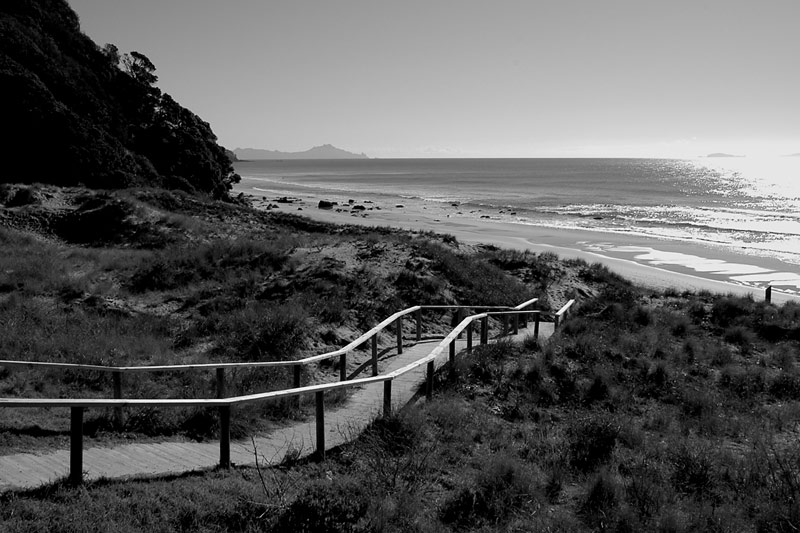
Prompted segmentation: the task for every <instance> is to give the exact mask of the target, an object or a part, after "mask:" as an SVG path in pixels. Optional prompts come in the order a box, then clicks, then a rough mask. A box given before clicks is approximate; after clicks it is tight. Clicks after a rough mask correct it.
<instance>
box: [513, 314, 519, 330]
mask: <svg viewBox="0 0 800 533" xmlns="http://www.w3.org/2000/svg"><path fill="white" fill-rule="evenodd" d="M512 324H514V335H517V334H518V333H519V313H514V320H513V322H512Z"/></svg>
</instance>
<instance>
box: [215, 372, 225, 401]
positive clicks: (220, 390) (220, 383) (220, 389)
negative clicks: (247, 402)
mask: <svg viewBox="0 0 800 533" xmlns="http://www.w3.org/2000/svg"><path fill="white" fill-rule="evenodd" d="M224 397H225V369H224V368H218V369H217V398H224Z"/></svg>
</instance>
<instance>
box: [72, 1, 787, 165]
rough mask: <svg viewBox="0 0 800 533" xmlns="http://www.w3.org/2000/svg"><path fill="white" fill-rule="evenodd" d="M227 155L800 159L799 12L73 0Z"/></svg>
mask: <svg viewBox="0 0 800 533" xmlns="http://www.w3.org/2000/svg"><path fill="white" fill-rule="evenodd" d="M68 2H69V4H70V5H71V6H72V8H73V9H74V10H75V11H76V12H77V14H78V16H79V18H80V21H81V28H82V30H83V32H84V33H86V34H87V35H88V36H89V37H91V38H92V39H93V40H94V41H95V42H96V43H98V44H99V45H100V46H102V45H104V44H105V43H113V44H115V45H117V46H118V47H119V49H120V51H121V52H129V51H132V50H135V51H138V52H141V53H143V54H145V55H146V56H147V57H148V58H150V60H151V61H152V62H153V63H154V64H155V66H156V69H157V70H156V74H157V75H158V76H159V82H158V86H159V87H160V88H161V90H162V91H164V92H167V93H169V94H171V95H172V96H173V97H174V98H175V100H177V101H178V102H179V103H181V104H182V105H184V106H185V107H187V108H189V109H191V110H192V111H193V112H195V113H196V114H198V115H199V116H200V117H202V118H203V119H204V120H206V121H208V122H209V123H210V124H211V127H212V129H213V130H214V132H215V133H216V135H217V137H218V138H219V142H220V144H222V145H223V146H225V147H226V148H230V149H234V148H245V147H248V148H264V149H271V150H283V151H301V150H306V149H308V148H311V147H312V146H317V145H321V144H333V145H334V146H337V147H339V148H343V149H346V150H349V151H352V152H365V153H366V154H367V155H369V156H371V157H387V158H388V157H694V156H698V155H704V154H707V153H712V152H726V153H733V154H737V155H747V156H760V155H781V154H791V153H798V152H800V97H798V96H797V95H798V94H800V68H798V52H800V32H798V31H797V28H796V26H797V21H798V20H800V1H798V0H758V1H755V0H746V1H745V0H669V1H664V0H547V1H545V0H519V1H511V0H492V1H488V0H395V1H389V0H360V1H354V0H315V1H311V0H231V1H228V2H222V1H219V0H136V1H130V0H68Z"/></svg>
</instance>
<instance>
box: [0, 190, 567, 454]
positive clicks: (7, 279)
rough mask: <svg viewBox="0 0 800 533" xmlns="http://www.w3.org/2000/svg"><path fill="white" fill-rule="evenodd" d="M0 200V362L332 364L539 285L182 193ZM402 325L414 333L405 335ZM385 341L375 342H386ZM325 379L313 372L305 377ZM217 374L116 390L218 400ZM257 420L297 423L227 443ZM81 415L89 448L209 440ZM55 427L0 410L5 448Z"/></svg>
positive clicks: (106, 392) (21, 384) (10, 374)
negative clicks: (417, 310)
mask: <svg viewBox="0 0 800 533" xmlns="http://www.w3.org/2000/svg"><path fill="white" fill-rule="evenodd" d="M0 201H3V202H4V203H5V205H6V206H7V207H5V208H2V209H0V223H2V226H3V228H2V229H0V242H2V246H3V249H4V250H6V251H7V253H5V254H2V256H0V321H2V323H3V330H4V335H3V336H2V337H1V338H0V359H15V360H33V361H52V362H69V363H83V364H99V365H116V366H124V365H155V364H164V363H187V364H188V363H205V362H223V361H225V362H227V361H232V362H236V361H254V360H258V361H265V360H266V361H269V360H293V359H298V358H301V357H303V356H305V355H316V354H319V353H324V352H326V351H332V350H335V349H337V348H339V347H341V346H343V345H345V344H347V343H349V342H350V341H351V340H353V339H355V338H356V337H358V336H359V335H360V334H361V333H363V332H364V331H366V330H368V329H370V328H371V327H373V326H374V325H375V324H376V323H378V322H379V321H381V320H382V319H384V318H386V317H388V316H389V315H391V314H393V313H394V312H396V311H399V310H401V309H404V308H407V307H410V306H412V305H416V304H418V303H428V304H457V303H470V304H472V305H510V304H517V303H519V302H521V301H524V300H526V299H528V298H530V297H531V295H533V294H535V293H539V291H540V289H541V286H540V285H537V283H536V282H533V281H531V280H528V282H527V283H526V282H523V281H522V280H520V279H519V278H517V277H514V276H512V275H510V274H509V273H508V272H507V270H506V269H507V268H510V266H509V265H508V264H507V263H508V261H509V257H507V256H506V255H505V254H503V253H500V252H498V251H487V252H484V253H481V254H473V253H464V252H462V251H461V250H459V246H458V244H457V243H455V242H454V241H453V239H452V238H447V237H444V238H442V237H437V236H433V235H414V234H410V233H404V232H397V231H392V230H388V229H368V228H362V227H336V226H330V225H323V224H317V223H314V222H312V221H310V220H308V219H303V218H300V217H297V216H294V215H292V214H288V213H283V214H281V213H278V212H275V211H272V212H269V213H267V212H259V211H255V210H252V209H249V208H247V207H244V206H238V205H231V204H227V203H218V202H211V201H207V200H203V199H202V198H198V197H194V196H190V195H186V194H182V193H170V192H164V191H159V190H150V189H131V190H126V191H118V192H95V191H90V190H86V189H79V188H75V189H60V188H55V187H28V186H5V187H2V188H0ZM484 256H485V257H484ZM515 261H516V262H515V264H514V265H513V267H514V268H516V269H517V270H519V271H524V272H527V273H528V275H529V277H530V275H531V274H530V272H531V267H530V266H529V265H533V267H535V268H539V269H544V268H545V265H548V264H549V262H554V258H548V257H545V258H544V259H543V260H540V259H539V258H537V257H534V256H520V257H518V258H517V259H515ZM520 261H521V262H520ZM547 268H550V270H548V276H550V278H553V277H554V276H555V274H554V270H553V267H547ZM548 282H549V280H548ZM451 320H452V317H451V316H450V315H449V314H445V313H444V312H443V311H442V312H441V313H438V314H437V313H432V312H431V313H426V316H425V321H426V324H427V325H426V328H427V329H426V331H427V334H434V333H437V332H442V331H444V330H445V328H447V327H448V326H449V325H450V322H451ZM407 328H408V335H409V336H410V335H412V334H413V331H412V329H411V328H413V324H408V325H407ZM388 337H389V336H387V338H385V339H382V340H381V346H388V345H390V344H391V343H392V342H394V341H393V340H392V339H391V338H388ZM356 355H357V356H356V357H354V358H351V364H357V363H358V354H356ZM361 357H362V358H367V357H368V354H367V352H363V353H362V354H361ZM337 370H338V369H337V368H334V366H333V365H332V364H329V365H323V366H321V367H313V368H308V369H307V370H306V371H305V375H304V376H302V380H303V383H309V382H315V381H319V380H322V379H325V378H326V377H331V378H332V377H333V376H336V375H337ZM214 378H215V376H214V374H213V372H185V373H171V374H146V375H145V374H143V375H141V376H137V379H136V380H132V379H131V380H128V382H126V383H125V384H124V389H125V396H126V397H142V398H167V397H200V398H202V397H214V395H215V386H214ZM227 381H228V383H229V387H228V394H229V395H235V394H244V393H253V392H263V391H266V390H273V389H275V388H283V387H285V386H287V385H288V384H290V383H291V369H290V368H286V369H272V370H268V371H265V370H263V369H262V370H237V371H236V372H234V373H233V374H232V375H231V376H229V379H228V380H227ZM111 385H112V384H111V378H110V376H109V375H108V374H102V373H85V372H84V373H79V372H73V371H66V372H65V371H60V372H59V371H50V372H41V371H38V370H23V369H15V370H13V371H12V370H9V369H4V370H2V371H0V393H1V394H3V395H5V396H17V397H58V396H61V397H64V396H70V397H110V396H111ZM32 413H33V415H32ZM265 414H266V415H268V418H275V417H279V418H280V417H287V416H289V417H294V416H301V415H302V413H298V412H296V411H295V409H294V407H293V403H292V402H287V404H286V405H284V404H266V405H265V406H261V407H252V408H249V410H247V409H245V410H244V412H243V413H241V414H239V415H237V420H238V422H237V423H238V424H242V426H237V427H235V428H234V434H235V435H238V436H241V435H243V434H245V432H246V431H248V430H250V429H254V428H257V427H260V426H263V424H264V423H265V422H264V421H263V419H264V415H265ZM88 416H89V417H90V418H89V420H88V425H87V427H88V429H89V434H90V436H93V437H95V438H98V439H109V438H110V439H114V438H117V435H118V433H119V432H118V431H112V430H113V429H117V430H120V429H121V430H122V432H124V433H126V434H134V435H138V437H139V438H143V437H154V438H155V437H159V438H160V437H164V436H176V437H182V438H183V437H187V436H189V437H192V438H206V437H212V436H213V435H214V432H215V431H217V428H216V424H217V423H216V419H215V416H216V415H213V416H206V415H204V414H203V413H201V412H198V411H197V410H195V409H167V410H158V409H156V410H149V411H142V412H140V413H139V414H138V415H137V414H136V413H133V414H131V416H128V417H127V418H126V425H125V427H123V428H113V427H112V426H113V424H112V418H113V417H112V413H111V412H110V410H109V411H108V412H104V411H102V410H92V411H90V412H89V414H88ZM67 422H68V421H67V420H66V419H65V417H63V416H61V414H60V413H55V414H53V413H51V412H50V410H34V411H25V412H24V413H22V412H21V411H15V410H4V411H2V412H0V424H2V426H3V427H4V430H0V447H2V448H5V449H17V450H19V449H20V448H21V449H27V447H30V446H33V447H37V446H39V447H44V446H49V445H51V444H52V442H50V441H53V440H60V441H62V442H64V441H65V440H66V438H67V432H66V431H67V427H66V424H67ZM34 436H37V437H39V436H45V437H47V438H46V439H41V438H33V437H34Z"/></svg>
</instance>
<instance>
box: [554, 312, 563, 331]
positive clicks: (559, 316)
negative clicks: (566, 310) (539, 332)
mask: <svg viewBox="0 0 800 533" xmlns="http://www.w3.org/2000/svg"><path fill="white" fill-rule="evenodd" d="M560 322H561V315H559V314H558V313H556V315H555V317H553V330H554V331H555V330H557V329H558V324H559V323H560Z"/></svg>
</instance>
